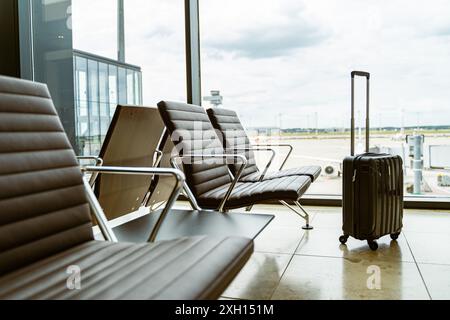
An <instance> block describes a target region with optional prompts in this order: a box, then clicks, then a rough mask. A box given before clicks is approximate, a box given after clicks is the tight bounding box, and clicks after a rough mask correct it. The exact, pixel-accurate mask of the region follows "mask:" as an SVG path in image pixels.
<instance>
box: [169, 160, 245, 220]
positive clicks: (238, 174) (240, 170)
mask: <svg viewBox="0 0 450 320" xmlns="http://www.w3.org/2000/svg"><path fill="white" fill-rule="evenodd" d="M193 158H200V159H205V158H222V159H239V160H241V162H242V164H241V166H240V167H239V170H238V172H237V174H236V176H235V177H233V175H232V174H231V173H230V176H231V177H232V178H233V181H232V183H231V185H230V187H229V188H228V191H227V193H226V194H225V197H224V198H223V200H222V202H221V203H220V205H219V208H218V209H217V210H218V211H220V212H223V211H224V208H225V204H226V203H227V201H228V199H229V198H230V196H231V193H232V192H233V190H234V188H235V187H236V184H237V183H238V181H239V179H240V178H241V176H242V173H243V172H244V169H245V168H246V167H247V163H248V160H247V158H246V157H245V156H243V155H240V154H191V155H184V156H173V157H172V158H171V159H170V162H171V164H172V166H175V168H177V167H178V165H177V163H176V161H177V160H183V159H193ZM188 196H189V197H191V196H192V197H193V194H192V192H191V191H190V190H188Z"/></svg>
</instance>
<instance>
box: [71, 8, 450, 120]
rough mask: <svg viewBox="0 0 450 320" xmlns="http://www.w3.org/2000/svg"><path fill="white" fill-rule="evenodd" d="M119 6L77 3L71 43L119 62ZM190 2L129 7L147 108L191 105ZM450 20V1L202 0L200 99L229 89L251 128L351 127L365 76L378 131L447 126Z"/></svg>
mask: <svg viewBox="0 0 450 320" xmlns="http://www.w3.org/2000/svg"><path fill="white" fill-rule="evenodd" d="M115 4H116V1H114V0H95V1H91V0H73V4H72V7H73V8H72V12H73V32H74V34H73V35H74V48H76V49H81V50H86V51H90V52H92V53H96V54H99V55H104V56H107V57H110V58H115V57H116V55H117V54H116V50H117V46H116V33H115V32H116V29H115V27H116V12H117V11H116V7H115ZM183 4H184V1H182V0H125V15H126V21H125V23H126V26H125V28H126V55H127V62H129V63H132V64H136V65H139V66H141V68H142V71H143V88H144V104H146V105H155V104H156V103H157V102H158V101H160V100H163V99H164V100H181V101H184V100H185V99H186V83H185V39H184V6H183ZM449 16H450V1H448V0H430V1H427V2H425V1H418V0H409V1H406V0H364V1H362V0H340V1H336V0H314V1H312V0H277V1H273V0H226V1H224V0H200V23H201V26H200V27H201V28H200V29H201V30H200V37H201V56H202V61H201V62H202V89H203V95H204V96H206V95H208V94H209V92H210V90H220V91H221V94H222V96H223V97H224V107H226V108H230V109H234V110H236V111H238V113H239V115H240V116H241V117H242V120H243V122H244V123H245V124H246V125H247V126H252V127H254V126H280V125H281V127H283V128H295V127H316V126H318V127H320V128H325V127H348V126H349V123H350V120H349V119H350V72H351V71H352V70H365V71H369V72H371V73H372V80H371V105H372V108H371V120H372V126H374V127H378V126H398V127H400V126H401V125H402V123H403V124H404V125H406V126H416V125H450V20H449V19H448V17H449ZM364 92H365V84H364V81H363V80H359V81H358V82H357V105H358V110H363V107H364ZM205 105H206V106H208V104H207V103H206V102H205ZM358 115H359V118H360V119H361V120H362V118H363V117H364V112H363V111H360V112H358V113H357V116H358ZM361 122H362V121H361Z"/></svg>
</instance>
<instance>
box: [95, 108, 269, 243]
mask: <svg viewBox="0 0 450 320" xmlns="http://www.w3.org/2000/svg"><path fill="white" fill-rule="evenodd" d="M164 137H165V126H164V123H163V121H162V119H161V117H160V115H159V112H158V109H157V108H154V107H142V106H118V107H117V108H116V112H115V114H114V117H113V120H112V122H111V125H110V127H109V129H108V132H107V134H106V137H105V141H104V143H103V145H102V148H101V151H100V154H99V158H100V159H101V161H102V163H103V166H106V167H108V166H118V167H146V168H147V167H157V166H158V165H159V164H160V163H161V166H162V167H164V166H165V167H166V168H167V167H168V168H170V167H171V165H170V161H169V162H166V158H167V157H163V155H164V153H163V152H165V153H167V152H169V154H170V152H171V151H172V150H168V149H167V148H164V147H162V145H163V144H164V142H163V141H164V140H163V139H165V138H164ZM160 150H162V151H160ZM102 170H103V168H101V167H99V168H97V169H96V171H94V172H97V173H99V175H98V176H97V178H96V180H95V187H94V190H95V194H96V196H97V199H98V201H99V203H100V205H101V207H102V208H103V211H104V212H105V216H106V218H107V219H108V221H112V220H114V219H117V218H121V217H124V216H125V215H128V214H130V213H133V212H136V211H137V210H139V209H143V207H144V206H148V209H145V210H144V211H141V212H145V211H147V212H148V213H147V214H143V215H141V216H139V217H137V218H135V219H133V220H131V221H127V222H126V223H121V224H119V225H118V226H115V227H114V228H113V231H114V233H115V235H116V237H117V238H118V240H119V241H126V242H135V243H141V242H146V241H149V240H150V241H153V240H170V239H174V238H178V237H181V236H196V235H216V236H244V237H247V238H251V239H254V238H256V237H257V236H258V234H259V233H260V232H261V231H262V230H263V229H264V228H265V227H266V226H267V225H268V224H269V222H270V221H271V220H272V219H273V218H274V216H273V215H262V214H258V215H248V214H239V213H228V214H223V213H220V212H212V211H205V210H201V209H200V208H197V209H198V210H175V209H172V208H171V204H169V202H168V199H171V195H172V194H173V191H174V187H175V186H176V181H175V180H174V179H173V177H171V176H155V177H151V176H139V175H111V174H106V175H105V174H102ZM161 216H164V223H162V224H161V225H160V226H159V227H157V223H158V221H159V219H160V217H161ZM127 220H128V219H127ZM156 227H157V229H155V228H156ZM155 230H157V232H156V231H155Z"/></svg>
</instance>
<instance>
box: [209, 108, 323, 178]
mask: <svg viewBox="0 0 450 320" xmlns="http://www.w3.org/2000/svg"><path fill="white" fill-rule="evenodd" d="M207 113H208V116H209V118H210V120H211V123H212V125H213V127H214V128H215V129H216V130H217V131H218V132H220V134H219V137H222V139H221V141H222V143H223V145H224V146H225V147H226V148H229V149H242V148H251V146H252V145H251V142H250V139H249V138H248V136H247V133H246V132H245V129H244V127H243V125H242V123H241V121H240V120H239V117H238V115H237V113H236V112H235V111H233V110H228V109H223V108H213V109H208V110H207ZM246 157H247V158H248V159H249V163H250V164H251V166H250V167H249V169H248V170H246V171H245V173H244V175H243V177H242V179H241V181H243V182H255V181H259V180H260V177H261V172H260V171H259V169H258V167H257V166H256V161H255V154H254V152H252V151H250V152H247V153H246ZM231 170H232V172H233V173H235V172H236V167H235V166H231ZM321 171H322V168H321V167H320V166H305V167H299V168H292V169H285V170H281V171H278V172H270V173H268V174H267V175H266V176H265V177H264V180H271V179H277V178H282V177H287V176H295V175H301V176H308V177H310V178H311V180H312V181H313V182H314V181H315V180H316V179H317V178H318V177H319V176H320V173H321Z"/></svg>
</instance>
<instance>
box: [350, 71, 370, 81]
mask: <svg viewBox="0 0 450 320" xmlns="http://www.w3.org/2000/svg"><path fill="white" fill-rule="evenodd" d="M356 76H358V77H366V78H367V79H370V73H369V72H365V71H352V78H353V79H354V78H355V77H356Z"/></svg>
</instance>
